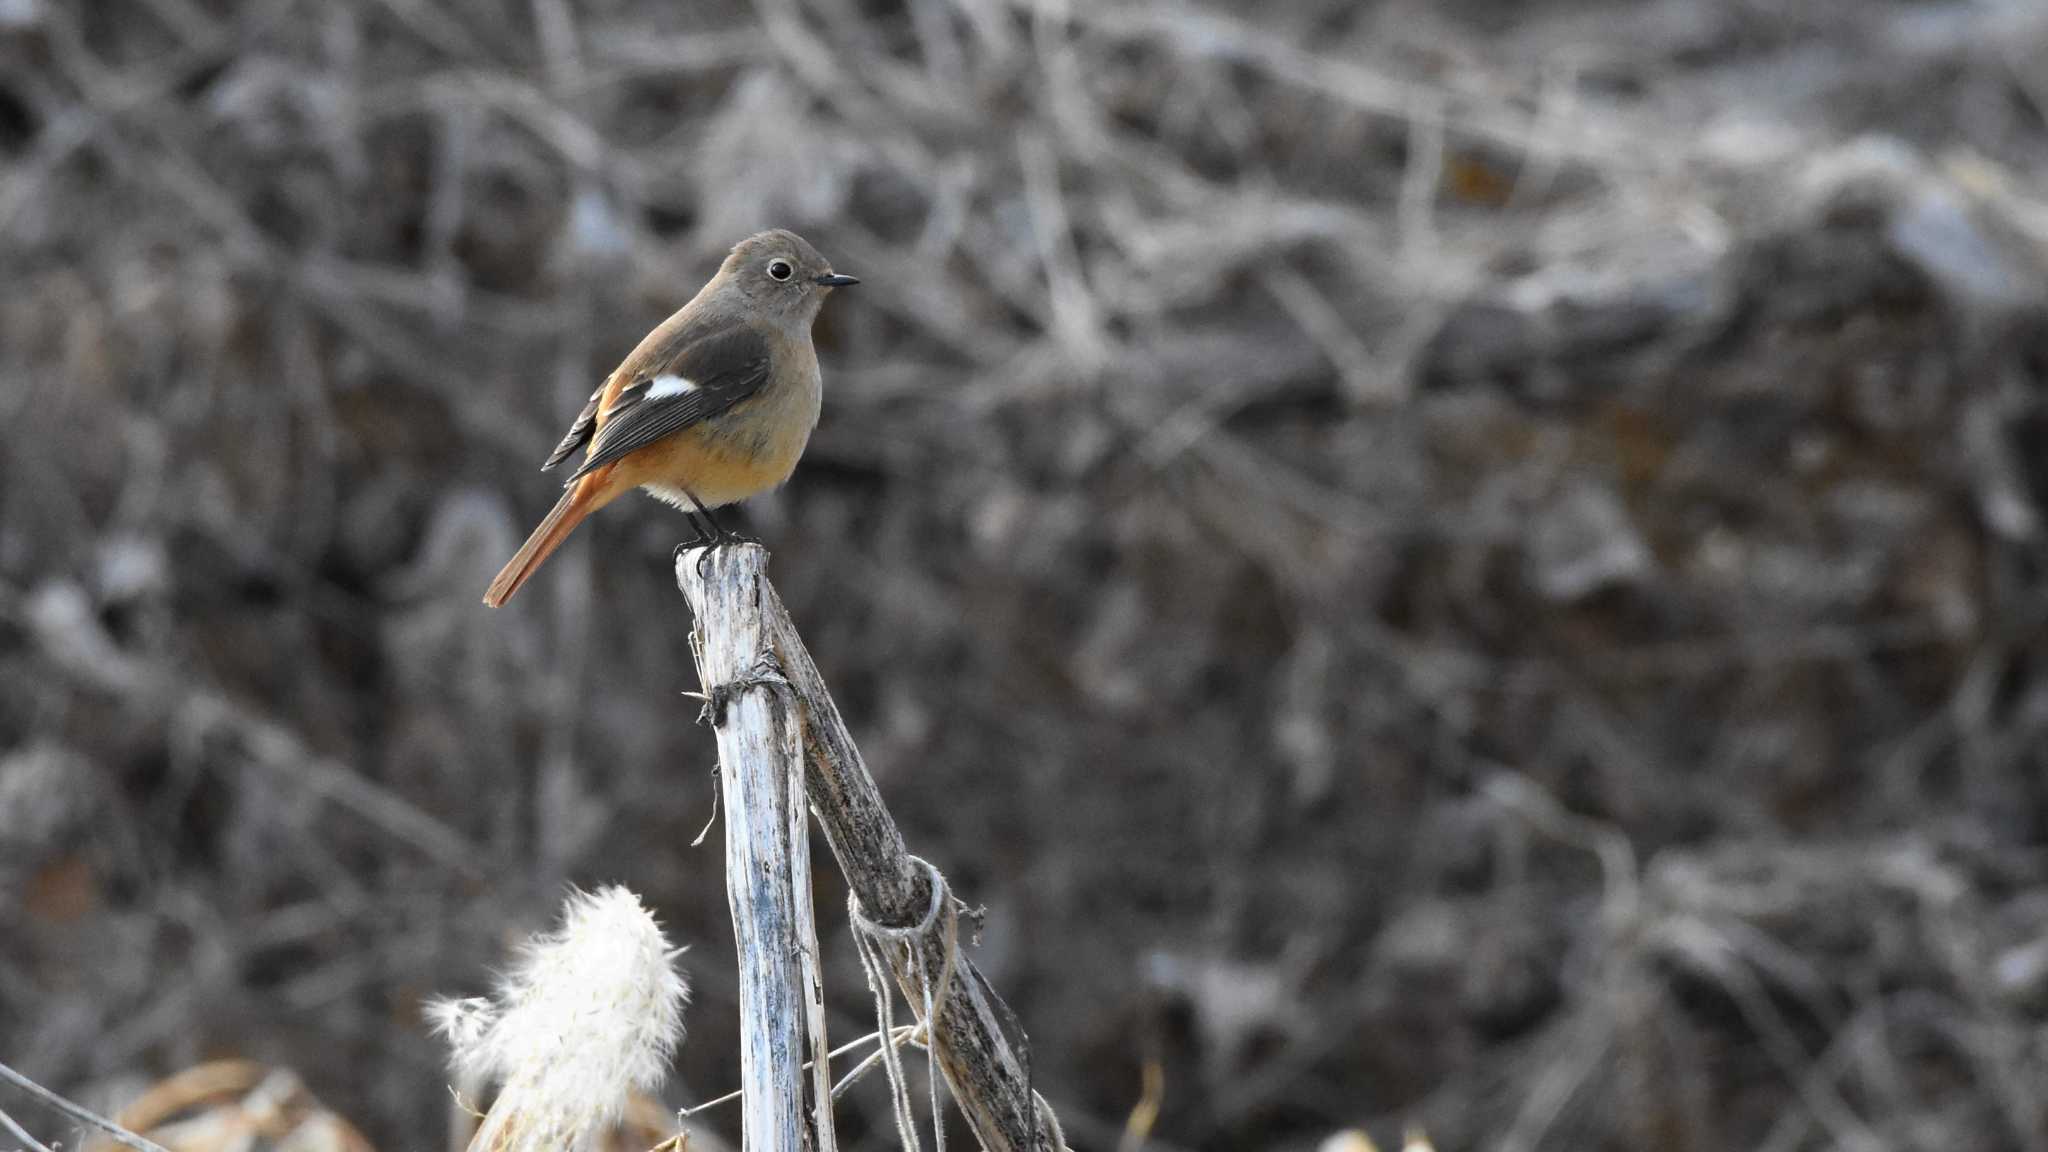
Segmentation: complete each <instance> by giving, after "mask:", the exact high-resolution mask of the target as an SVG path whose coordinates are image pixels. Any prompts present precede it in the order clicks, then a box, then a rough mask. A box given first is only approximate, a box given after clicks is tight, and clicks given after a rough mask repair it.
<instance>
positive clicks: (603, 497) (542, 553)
mask: <svg viewBox="0 0 2048 1152" xmlns="http://www.w3.org/2000/svg"><path fill="white" fill-rule="evenodd" d="M610 496H611V493H609V492H607V491H606V490H605V484H604V476H603V475H602V474H601V473H600V474H596V475H591V476H586V477H584V478H583V480H582V482H581V483H579V484H577V485H576V486H575V487H573V488H571V489H569V490H568V491H567V492H564V493H562V498H561V499H560V500H557V501H555V506H554V508H553V509H552V510H551V511H549V512H548V514H547V516H546V517H545V518H544V519H542V520H541V522H540V527H538V528H535V529H534V530H533V535H531V536H528V537H527V538H526V543H524V544H522V545H520V546H519V551H518V552H517V553H515V554H514V555H513V557H512V559H511V560H510V561H509V562H507V563H506V565H505V567H504V569H503V570H501V571H500V572H499V573H498V578H497V579H496V580H493V581H491V587H490V590H489V591H487V592H485V593H484V603H486V604H488V605H490V606H491V607H493V608H496V607H498V606H499V605H501V604H503V603H504V602H505V601H507V600H510V599H511V598H512V594H513V593H514V592H517V591H519V586H520V585H522V584H524V583H526V581H527V579H528V578H529V577H531V576H532V575H533V573H534V570H535V569H537V568H539V567H540V565H541V561H543V560H546V559H547V558H548V557H549V556H551V555H553V554H554V551H555V549H557V548H560V547H561V546H562V541H564V540H567V539H568V538H569V533H571V532H573V531H575V530H576V526H577V525H578V524H581V523H583V518H584V517H585V516H588V515H590V514H591V513H592V512H595V511H597V510H598V509H599V508H602V507H604V506H605V504H606V503H608V502H609V500H610Z"/></svg>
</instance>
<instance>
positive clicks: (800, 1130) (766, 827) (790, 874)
mask: <svg viewBox="0 0 2048 1152" xmlns="http://www.w3.org/2000/svg"><path fill="white" fill-rule="evenodd" d="M748 558H749V557H748V556H747V553H746V552H744V551H735V550H733V549H723V550H720V551H717V552H713V553H712V554H710V555H709V556H706V557H705V558H704V559H705V564H704V566H703V568H704V575H703V576H701V577H700V576H699V575H698V568H697V566H696V565H695V564H694V563H687V564H684V565H683V566H681V567H679V569H678V571H679V572H680V573H684V574H685V575H684V576H683V585H684V589H685V591H686V592H687V593H688V594H689V595H690V602H691V604H692V606H693V607H694V608H695V610H696V613H697V620H698V627H697V631H696V633H695V634H694V635H693V637H692V645H693V647H694V648H695V654H696V658H697V675H698V678H699V679H700V680H702V681H703V684H704V689H705V692H706V694H707V695H709V696H710V697H711V703H710V711H711V713H712V719H713V723H714V727H715V728H716V729H717V732H718V764H719V774H720V778H721V783H722V784H723V790H724V793H725V891H726V900H727V902H728V903H729V904H730V905H731V908H732V928H733V937H734V940H735V943H736V944H737V946H738V951H739V965H740V973H739V975H740V981H739V984H740V1093H741V1095H740V1108H741V1121H740V1128H741V1133H742V1146H743V1147H745V1148H746V1149H747V1150H748V1152H803V1148H804V1145H805V1140H804V1122H803V1101H804V1089H803V1065H804V1037H805V1032H806V1024H807V1022H808V1020H809V1012H808V1008H807V1004H808V998H807V997H806V996H805V988H806V986H807V984H806V981H805V980H804V974H803V970H802V956H803V951H804V944H805V941H804V932H803V927H802V920H803V919H804V917H803V914H802V913H800V912H799V911H798V909H799V907H800V906H802V907H808V906H809V904H810V898H811V894H810V892H809V890H808V886H806V888H805V890H803V891H798V890H797V888H796V883H795V881H796V877H797V871H798V864H799V861H798V860H797V854H796V849H795V842H796V837H795V835H793V830H792V826H793V825H795V824H796V821H795V820H793V819H792V818H791V815H790V814H791V812H792V811H795V810H797V809H798V808H799V804H798V800H797V798H796V796H795V795H794V786H793V784H792V781H793V780H794V779H795V778H796V774H795V771H794V769H793V766H794V765H795V764H797V763H799V762H800V761H801V760H802V757H803V750H802V746H801V744H800V743H799V740H798V736H797V723H796V717H795V714H794V709H793V707H792V706H791V703H790V700H789V696H788V693H787V692H786V691H778V690H776V689H778V688H786V687H787V685H786V684H785V683H783V682H782V678H781V677H780V676H779V675H778V674H776V673H775V671H774V670H773V666H772V664H769V663H767V662H765V661H764V660H763V656H764V655H765V654H766V653H767V652H768V647H767V643H766V639H765V637H764V635H763V633H762V626H761V613H760V611H759V602H760V597H759V593H758V589H757V579H758V572H759V569H758V563H757V564H756V565H748V564H747V563H746V560H747V559H748ZM750 569H751V570H750ZM805 872H806V875H807V874H808V869H807V868H806V869H805ZM819 1051H821V1052H822V1051H825V1049H823V1048H820V1049H819ZM823 1108H824V1109H825V1110H829V1108H830V1102H829V1101H826V1102H825V1103H824V1105H823ZM827 1131H829V1128H828V1129H827Z"/></svg>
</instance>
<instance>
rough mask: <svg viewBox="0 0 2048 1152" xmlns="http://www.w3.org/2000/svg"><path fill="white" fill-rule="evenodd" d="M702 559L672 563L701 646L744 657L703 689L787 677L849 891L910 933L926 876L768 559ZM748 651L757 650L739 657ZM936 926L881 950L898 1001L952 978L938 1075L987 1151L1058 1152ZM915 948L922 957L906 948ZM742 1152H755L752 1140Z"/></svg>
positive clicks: (943, 1012)
mask: <svg viewBox="0 0 2048 1152" xmlns="http://www.w3.org/2000/svg"><path fill="white" fill-rule="evenodd" d="M700 556H702V553H701V552H698V551H689V552H685V553H683V554H682V555H681V556H680V557H679V558H678V560H677V565H676V572H677V579H678V582H679V583H680V585H681V586H682V589H683V593H684V595H685V596H686V597H687V598H688V599H689V602H690V607H691V609H692V611H694V612H695V613H696V617H697V632H698V635H699V636H700V637H704V638H705V639H704V640H703V641H702V643H703V644H704V646H705V647H706V648H707V649H709V648H710V647H711V646H712V644H713V640H712V638H713V637H716V638H717V640H716V644H717V646H719V647H721V648H725V649H728V650H730V651H733V652H735V653H738V652H741V651H742V650H744V651H745V654H744V655H742V656H737V657H735V658H734V663H733V664H732V665H730V666H728V665H721V666H720V669H719V670H726V671H727V675H726V678H724V679H719V678H715V677H714V676H713V675H712V674H713V672H714V671H715V670H714V669H713V667H712V666H710V665H709V664H708V663H707V664H705V665H704V666H703V667H702V668H701V669H700V671H701V672H703V673H704V675H705V680H704V683H705V692H706V694H707V695H710V696H712V697H714V702H713V703H714V711H715V710H716V705H717V704H718V703H719V702H720V701H721V700H725V699H730V700H731V701H733V702H734V703H733V705H732V707H733V708H735V709H736V708H737V702H738V701H739V700H741V699H746V698H758V697H764V696H768V695H771V693H770V692H769V691H768V690H766V689H756V688H745V689H744V690H740V688H741V686H742V685H744V682H745V681H746V680H747V679H748V678H749V673H750V670H753V669H756V668H773V669H774V670H775V671H776V672H777V673H778V674H779V676H780V677H783V678H786V683H787V694H788V696H789V697H791V698H793V702H794V704H795V709H796V719H797V721H798V722H799V724H800V725H801V731H802V744H803V752H804V762H805V776H804V780H805V785H806V790H807V792H808V793H809V798H810V806H811V809H812V811H813V812H814V813H815V814H816V816H817V818H818V822H819V824H820V825H821V826H822V827H823V828H824V831H825V838H826V841H827V842H828V843H829V844H830V845H831V847H832V853H833V855H834V857H836V858H837V859H838V861H839V867H840V870H841V871H842V872H844V873H845V875H846V880H847V884H848V886H849V887H850V888H851V889H852V890H853V893H854V896H855V898H856V899H858V900H859V901H860V906H861V908H862V909H863V910H864V911H865V913H866V914H867V916H868V917H869V918H870V919H871V920H873V921H874V922H876V923H879V924H883V925H888V926H892V927H910V926H915V925H917V924H918V923H919V922H920V921H922V920H923V919H924V916H925V913H926V911H927V910H928V909H929V908H930V906H931V889H930V887H929V883H930V881H929V879H928V876H927V873H926V871H925V868H924V867H923V866H922V865H921V864H919V863H918V862H917V861H916V860H914V859H913V858H912V857H911V855H910V853H909V850H908V849H907V848H905V847H904V843H903V835H902V833H901V832H899V831H898V830H897V828H896V821H895V819H894V818H893V817H891V816H890V815H889V810H888V809H887V808H886V807H885V806H884V805H883V803H882V797H881V792H880V790H879V789H878V788H876V786H875V781H874V778H873V777H872V776H870V775H869V774H868V770H867V764H866V762H865V761H863V760H862V759H861V755H860V750H859V749H858V748H856V747H855V746H854V743H853V738H852V736H850V735H849V734H848V733H847V730H846V724H845V722H844V721H843V720H841V719H840V716H839V709H838V708H837V707H836V706H834V705H833V703H832V696H831V693H830V692H829V691H827V689H826V687H825V682H824V679H823V677H821V676H820V675H819V673H818V668H817V665H816V664H814V663H812V661H811V656H810V653H809V652H808V651H807V650H806V649H805V648H804V644H803V640H802V638H801V637H799V636H798V635H797V631H796V626H795V624H793V623H792V622H791V621H790V618H789V613H788V612H787V611H786V610H785V609H784V608H783V606H782V601H781V599H780V598H779V597H777V596H776V594H775V589H774V588H773V587H772V586H771V585H770V584H769V583H768V578H767V575H766V566H767V553H766V552H764V551H763V550H761V549H760V548H759V547H756V546H753V545H743V546H737V547H733V546H728V547H724V548H719V549H717V550H714V551H713V552H712V553H711V555H710V556H709V557H708V558H705V561H704V568H705V572H706V575H707V576H709V577H710V579H709V580H705V579H700V578H699V577H698V575H697V571H696V569H697V562H698V560H699V558H700ZM726 585H730V587H729V588H725V590H723V591H721V592H720V594H719V595H717V596H712V595H710V594H709V589H711V588H712V587H713V586H719V587H721V588H724V586H726ZM742 617H744V618H742ZM748 644H752V645H754V647H753V648H751V649H747V648H746V647H745V646H746V645H748ZM730 668H737V670H738V671H737V672H736V673H734V672H731V671H730ZM772 694H773V695H775V696H776V697H777V698H778V699H782V698H784V697H785V693H784V692H783V691H782V690H781V688H780V686H778V689H777V690H776V691H775V692H774V693H772ZM735 715H736V712H731V713H728V715H727V724H731V723H733V722H734V716H735ZM726 748H727V737H726V735H725V732H724V730H723V729H722V728H721V730H720V733H719V749H720V754H721V756H723V755H725V752H726ZM764 750H765V749H764ZM729 807H730V802H728V808H729ZM734 823H735V824H737V822H736V821H735V822H734ZM803 895H805V896H808V893H805V894H803ZM937 919H938V922H937V923H935V924H933V925H932V927H931V930H930V931H927V932H925V933H923V934H922V936H921V937H920V938H919V939H918V940H917V941H916V943H914V944H908V945H906V944H901V943H895V942H884V943H883V950H884V952H886V953H887V955H888V956H889V961H890V964H891V966H892V967H893V968H894V970H895V974H896V979H897V982H898V984H899V985H900V986H901V987H902V988H903V989H904V993H905V996H906V997H907V998H908V999H909V1000H910V1002H911V1004H912V1005H914V1006H917V1007H918V1008H919V1010H920V1011H921V1010H922V1003H923V998H922V996H921V994H920V993H919V992H918V990H917V980H918V972H919V971H920V970H922V971H923V972H925V973H929V974H931V975H932V976H933V977H934V978H936V977H937V976H938V975H939V974H940V973H950V977H949V978H948V979H947V980H946V986H945V987H944V988H943V989H938V990H936V991H935V994H934V998H935V999H936V1000H937V1001H938V1002H939V1008H938V1012H937V1016H938V1025H937V1028H936V1032H937V1036H936V1037H935V1039H936V1043H937V1047H938V1056H939V1067H940V1069H941V1071H942V1072H943V1073H944V1075H945V1078H946V1084H947V1086H948V1087H949V1088H950V1089H951V1090H952V1095H953V1098H954V1099H955V1100H956V1101H958V1102H959V1105H960V1108H961V1111H962V1112H963V1113H965V1115H966V1118H967V1122H968V1125H969V1126H970V1127H972V1128H973V1130H974V1134H975V1136H976V1138H977V1139H979V1140H980V1142H981V1146H982V1147H983V1148H984V1149H987V1150H988V1152H1060V1141H1059V1139H1058V1138H1057V1135H1056V1133H1057V1132H1058V1127H1057V1123H1056V1122H1055V1121H1054V1120H1053V1118H1052V1116H1051V1114H1050V1109H1047V1108H1045V1107H1044V1106H1043V1105H1042V1104H1036V1102H1035V1100H1034V1093H1033V1091H1032V1085H1031V1084H1030V1080H1029V1077H1028V1076H1027V1074H1026V1068H1027V1065H1026V1060H1027V1059H1028V1056H1027V1054H1026V1053H1024V1052H1021V1051H1019V1050H1018V1048H1017V1046H1016V1045H1015V1044H1013V1043H1012V1042H1011V1037H1010V1035H1009V1031H1008V1030H1007V1029H1006V1028H1005V1027H1004V1019H1005V1016H1004V1013H1005V1011H1006V1010H1005V1009H1002V1008H1001V1007H1000V1001H999V1000H997V999H996V998H995V994H994V993H993V991H991V990H989V989H988V987H987V984H986V983H985V982H984V981H983V980H982V979H981V977H980V975H979V973H977V972H975V970H974V966H973V964H972V962H971V961H969V960H968V958H967V957H966V956H965V955H964V954H963V955H958V956H956V957H955V958H954V959H953V962H952V963H951V965H950V966H949V965H948V963H947V955H946V954H947V950H948V947H949V944H948V941H949V939H950V936H949V933H948V932H947V927H948V921H949V920H950V919H951V918H950V917H948V916H941V917H938V918H937ZM913 948H915V949H917V950H919V951H918V952H913V951H912V949H913ZM919 952H921V956H920V955H919ZM792 1007H794V1005H792ZM750 1027H751V1025H750ZM1035 1104H1036V1106H1034V1105H1035ZM749 1147H750V1148H752V1147H755V1146H754V1145H753V1144H752V1143H751V1142H750V1143H749Z"/></svg>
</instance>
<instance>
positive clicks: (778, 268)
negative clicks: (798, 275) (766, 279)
mask: <svg viewBox="0 0 2048 1152" xmlns="http://www.w3.org/2000/svg"><path fill="white" fill-rule="evenodd" d="M795 271H796V269H794V268H791V267H790V266H789V261H787V260H770V261H769V262H768V275H770V276H773V277H775V278H776V279H777V280H787V279H789V278H790V276H791V275H792V274H793V273H794V272H795Z"/></svg>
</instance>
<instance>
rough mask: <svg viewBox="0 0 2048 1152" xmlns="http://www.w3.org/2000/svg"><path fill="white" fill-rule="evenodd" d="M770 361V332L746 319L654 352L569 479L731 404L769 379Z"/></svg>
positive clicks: (617, 400)
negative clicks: (663, 352) (660, 353)
mask: <svg viewBox="0 0 2048 1152" xmlns="http://www.w3.org/2000/svg"><path fill="white" fill-rule="evenodd" d="M768 363H769V350H768V339H767V337H765V336H763V335H762V334H761V333H759V332H757V331H755V330H754V329H752V328H749V327H747V326H745V325H743V324H734V325H731V326H728V327H721V328H717V329H714V330H712V331H709V332H705V333H703V334H701V335H694V334H685V335H684V338H683V339H682V340H681V341H679V346H678V347H676V349H675V351H674V352H673V353H671V354H668V355H664V356H656V357H652V358H650V360H649V363H648V364H647V366H645V367H643V368H640V369H638V370H637V371H635V372H634V373H633V376H632V379H630V380H627V381H626V384H625V387H623V388H621V389H620V390H619V394H618V395H617V396H616V397H615V398H613V400H612V403H611V406H610V407H609V408H607V409H606V410H605V419H604V426H603V427H602V428H600V429H598V432H597V436H596V437H595V439H593V440H592V441H591V445H590V455H589V456H588V457H587V458H585V459H584V461H583V465H582V466H581V467H579V468H578V469H576V474H575V475H574V476H571V477H569V479H570V480H571V481H575V480H578V479H581V478H582V477H583V476H585V475H588V474H589V473H591V472H594V471H596V470H597V469H599V468H602V467H604V466H605V465H607V464H612V463H615V462H617V461H619V460H621V459H623V458H624V457H626V456H628V455H631V454H632V453H634V452H636V451H638V450H640V449H642V448H645V447H647V446H648V445H649V444H652V443H654V442H655V441H657V440H659V439H661V438H662V437H664V436H673V435H675V434H676V433H677V432H680V431H682V430H683V429H685V428H688V427H690V426H691V425H693V424H700V423H702V422H704V421H706V420H709V419H711V418H712V417H714V416H717V415H718V414H719V413H721V412H724V411H726V410H728V409H730V408H731V407H732V406H733V405H735V404H738V403H739V402H740V401H742V400H745V399H747V398H748V397H749V396H752V395H754V394H755V393H757V392H759V391H760V390H761V389H762V388H763V387H765V386H766V385H767V383H768Z"/></svg>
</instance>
